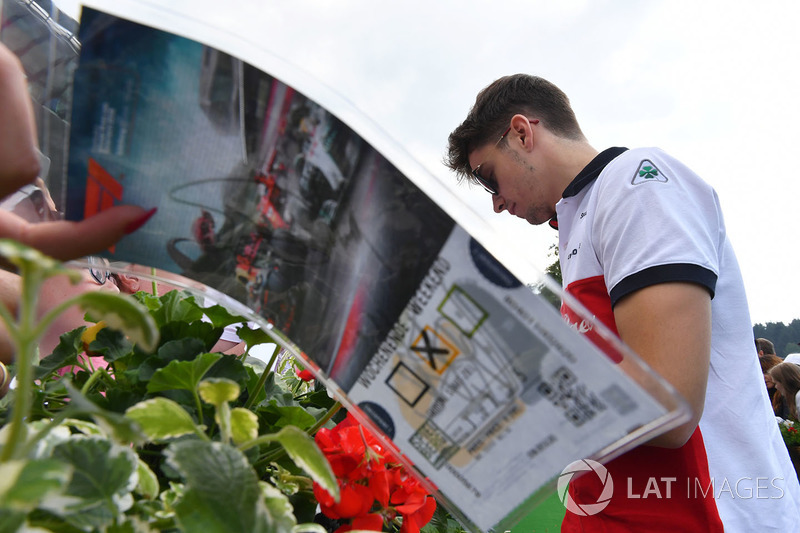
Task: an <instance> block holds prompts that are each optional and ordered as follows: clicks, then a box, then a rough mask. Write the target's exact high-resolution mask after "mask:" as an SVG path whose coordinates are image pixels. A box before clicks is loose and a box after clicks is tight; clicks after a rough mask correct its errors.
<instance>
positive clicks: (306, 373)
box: [294, 368, 314, 381]
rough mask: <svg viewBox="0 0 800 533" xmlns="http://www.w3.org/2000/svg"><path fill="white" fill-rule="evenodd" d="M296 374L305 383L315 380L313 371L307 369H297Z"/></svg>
mask: <svg viewBox="0 0 800 533" xmlns="http://www.w3.org/2000/svg"><path fill="white" fill-rule="evenodd" d="M294 373H295V375H296V376H297V377H298V378H300V379H302V380H303V381H311V380H312V379H314V374H312V373H311V371H310V370H308V369H307V368H305V369H303V370H300V369H299V368H295V369H294Z"/></svg>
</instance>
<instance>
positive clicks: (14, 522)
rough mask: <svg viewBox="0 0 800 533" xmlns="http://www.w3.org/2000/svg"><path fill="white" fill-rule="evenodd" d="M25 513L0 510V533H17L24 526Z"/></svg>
mask: <svg viewBox="0 0 800 533" xmlns="http://www.w3.org/2000/svg"><path fill="white" fill-rule="evenodd" d="M25 517H26V513H25V512H23V511H12V510H10V509H3V508H0V533H17V532H18V531H24V530H22V529H20V528H21V527H22V525H23V524H25Z"/></svg>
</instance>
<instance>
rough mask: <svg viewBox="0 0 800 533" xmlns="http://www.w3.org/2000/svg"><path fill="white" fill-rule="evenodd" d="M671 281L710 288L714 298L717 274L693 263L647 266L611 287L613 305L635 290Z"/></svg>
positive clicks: (709, 290)
mask: <svg viewBox="0 0 800 533" xmlns="http://www.w3.org/2000/svg"><path fill="white" fill-rule="evenodd" d="M670 281H687V282H690V283H697V284H699V285H702V286H703V287H705V288H706V289H708V292H709V294H711V298H714V290H715V289H716V286H717V275H716V274H714V272H712V271H711V270H709V269H707V268H704V267H701V266H699V265H693V264H691V263H674V264H670V265H659V266H654V267H650V268H646V269H644V270H642V271H640V272H637V273H636V274H631V275H630V276H628V277H627V278H625V279H623V280H622V281H620V282H619V283H617V284H616V285H615V286H614V288H613V289H611V294H610V296H611V307H614V306H615V305H616V304H617V302H618V301H619V300H620V299H621V298H622V297H623V296H626V295H628V294H630V293H632V292H634V291H638V290H639V289H644V288H645V287H649V286H650V285H657V284H659V283H667V282H670Z"/></svg>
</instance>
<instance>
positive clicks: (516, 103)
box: [444, 74, 585, 178]
mask: <svg viewBox="0 0 800 533" xmlns="http://www.w3.org/2000/svg"><path fill="white" fill-rule="evenodd" d="M517 113H520V114H524V115H526V116H527V117H528V118H537V119H539V121H540V123H541V124H542V125H543V126H545V127H546V128H547V129H548V130H549V131H550V132H552V133H553V134H555V135H557V136H559V137H563V138H566V139H572V140H584V139H585V137H584V135H583V132H582V131H581V128H580V126H579V125H578V120H577V119H576V118H575V113H574V112H573V111H572V106H570V103H569V98H567V95H566V94H564V92H563V91H562V90H561V89H559V88H558V87H556V86H555V85H553V84H552V83H550V82H549V81H547V80H545V79H544V78H540V77H538V76H530V75H528V74H514V75H512V76H505V77H502V78H499V79H497V80H495V81H494V82H492V84H491V85H489V86H488V87H486V88H484V89H483V90H482V91H481V92H479V93H478V96H477V97H476V98H475V104H474V105H473V106H472V109H470V110H469V113H468V114H467V118H466V119H465V120H464V122H462V123H461V125H460V126H458V127H457V128H456V129H455V130H453V133H451V134H450V137H449V139H448V141H449V145H448V151H447V156H446V157H445V160H444V164H445V165H447V166H448V167H449V168H451V169H452V170H454V171H455V172H456V173H457V174H458V176H459V178H461V177H467V178H471V175H472V167H470V165H469V154H470V152H472V151H473V150H475V149H477V148H480V147H481V146H483V145H484V144H486V143H488V142H494V141H496V140H497V139H499V138H500V136H501V135H502V134H503V132H504V131H505V130H506V128H508V126H509V123H510V122H511V117H513V116H514V115H516V114H517Z"/></svg>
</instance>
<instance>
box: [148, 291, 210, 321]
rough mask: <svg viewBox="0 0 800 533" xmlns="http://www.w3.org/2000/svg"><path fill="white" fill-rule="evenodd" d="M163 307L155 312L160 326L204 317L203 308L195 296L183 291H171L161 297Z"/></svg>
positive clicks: (154, 316)
mask: <svg viewBox="0 0 800 533" xmlns="http://www.w3.org/2000/svg"><path fill="white" fill-rule="evenodd" d="M160 301H161V307H159V308H158V309H157V310H155V311H154V312H153V318H155V320H156V322H157V323H158V325H159V326H163V325H165V324H169V323H170V322H194V321H196V320H202V319H203V308H202V307H200V306H199V305H197V303H196V302H195V301H194V297H193V296H190V295H188V294H187V293H185V292H182V291H176V290H174V291H169V292H168V293H166V294H164V295H162V296H161V298H160Z"/></svg>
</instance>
